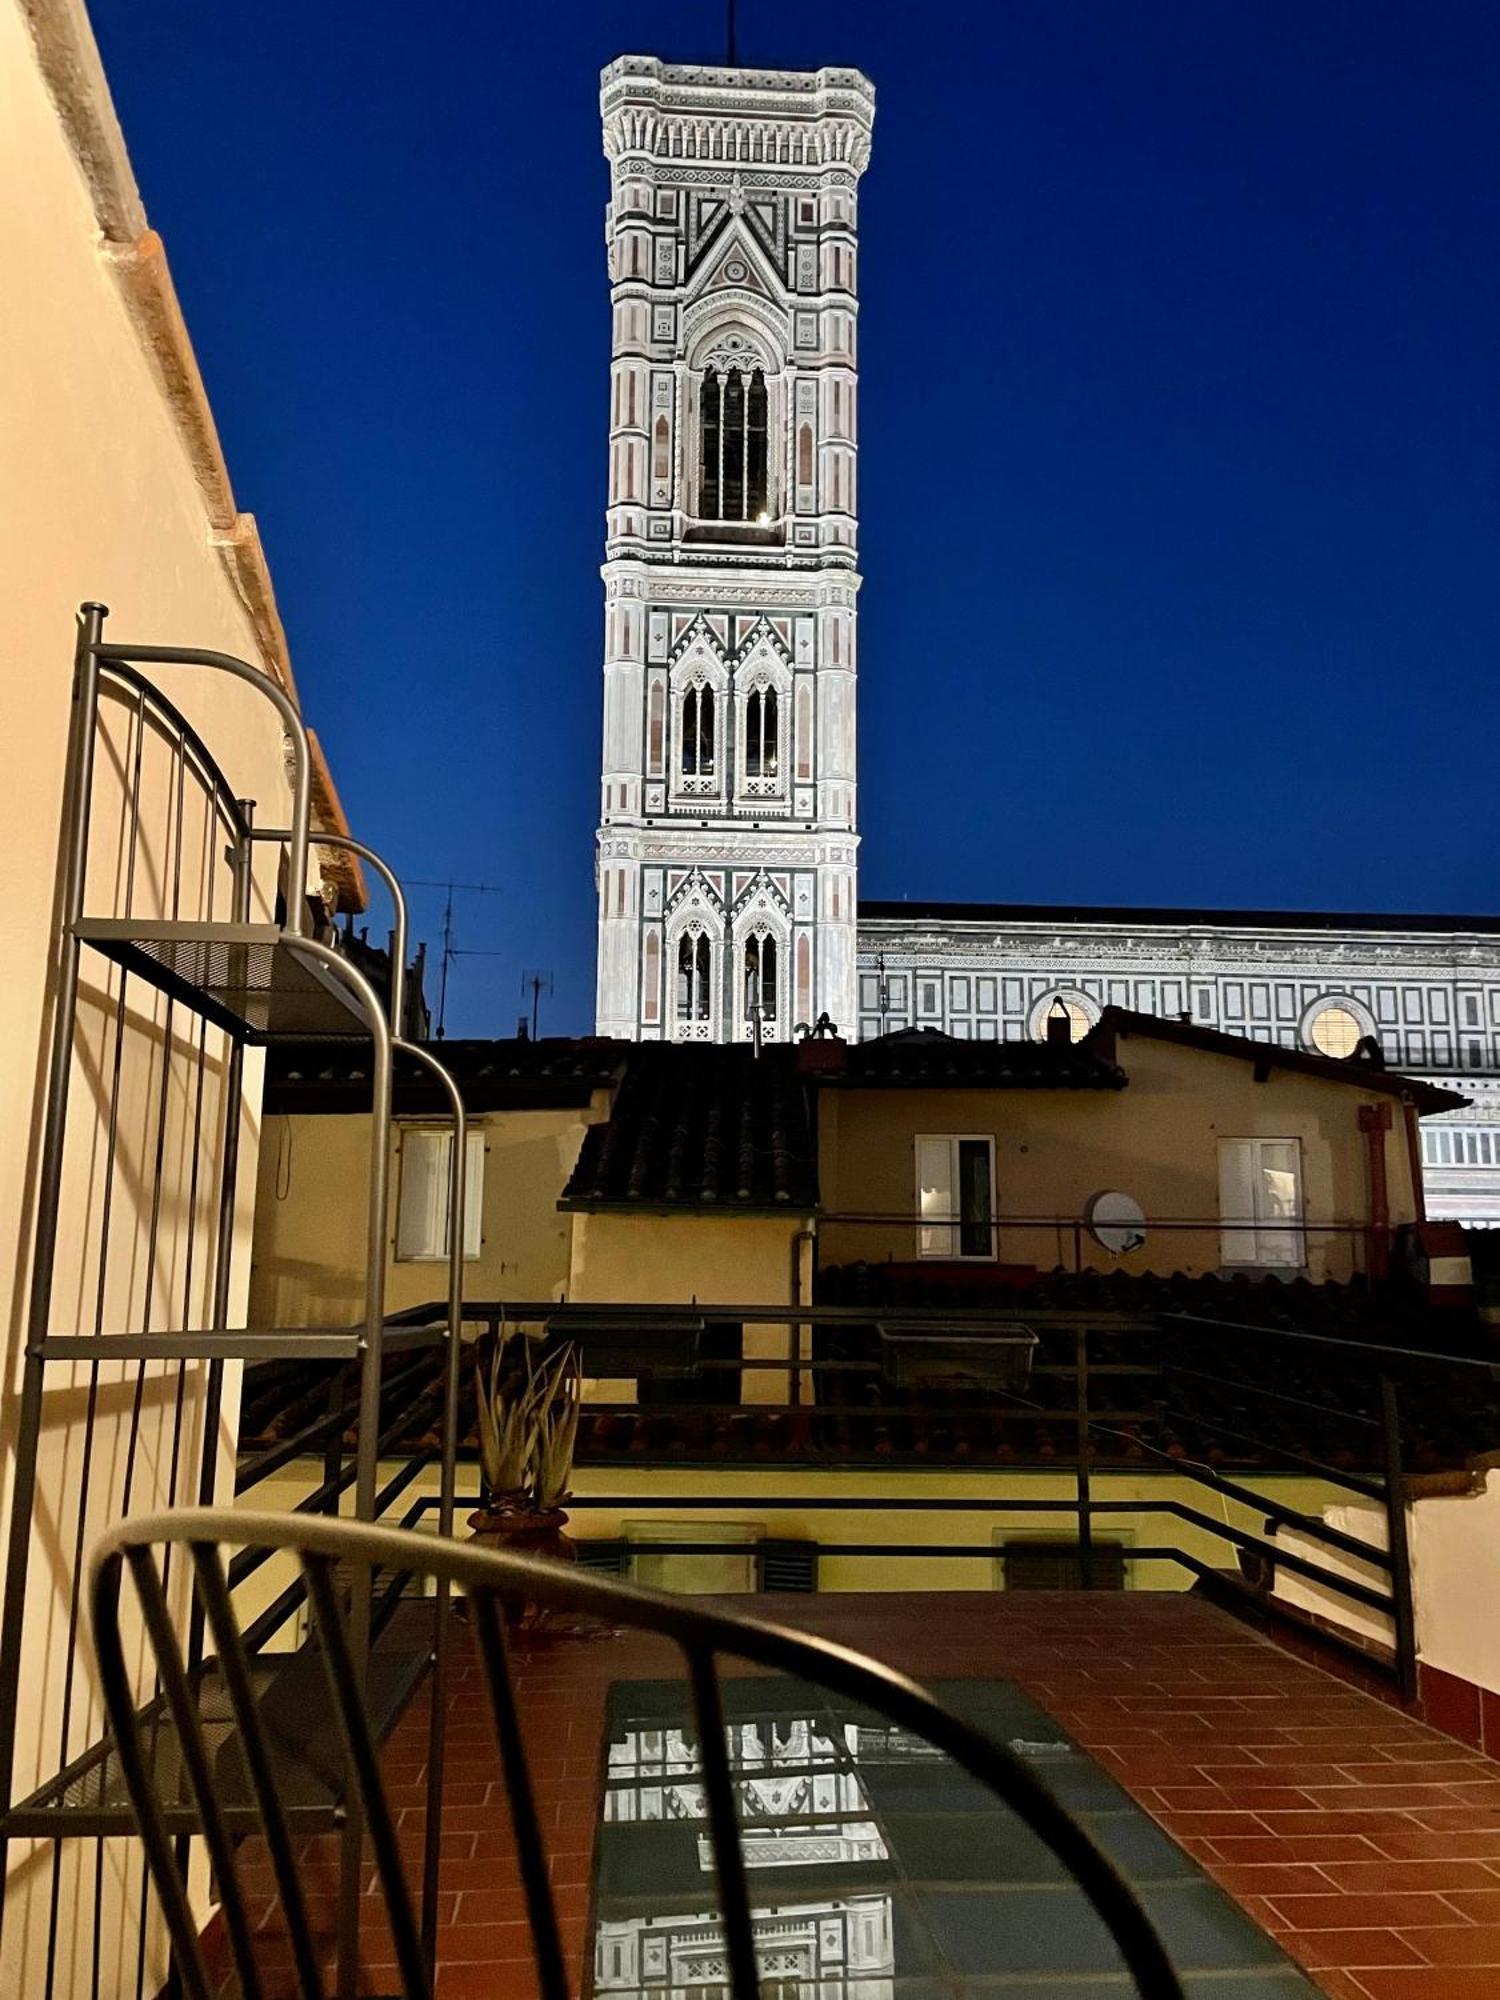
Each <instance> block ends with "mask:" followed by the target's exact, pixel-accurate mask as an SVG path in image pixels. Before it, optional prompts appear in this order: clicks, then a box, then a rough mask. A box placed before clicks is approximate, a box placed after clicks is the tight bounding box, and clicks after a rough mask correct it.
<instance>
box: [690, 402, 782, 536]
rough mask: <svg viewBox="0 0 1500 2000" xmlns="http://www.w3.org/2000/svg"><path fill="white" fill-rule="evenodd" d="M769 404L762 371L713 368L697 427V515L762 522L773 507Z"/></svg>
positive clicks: (705, 519) (709, 519) (721, 519)
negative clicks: (770, 491) (698, 451)
mask: <svg viewBox="0 0 1500 2000" xmlns="http://www.w3.org/2000/svg"><path fill="white" fill-rule="evenodd" d="M767 426H768V404H767V394H766V377H765V371H764V369H761V368H750V367H727V368H709V369H706V370H705V371H704V375H703V403H702V421H701V422H700V424H699V427H698V434H699V440H700V457H699V464H698V516H699V519H700V520H704V521H752V522H755V521H762V520H764V519H766V518H767V516H768V510H769V507H770V498H769V483H768V477H767V473H768V465H769V448H768V429H767Z"/></svg>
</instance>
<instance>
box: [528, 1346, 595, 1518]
mask: <svg viewBox="0 0 1500 2000" xmlns="http://www.w3.org/2000/svg"><path fill="white" fill-rule="evenodd" d="M582 1400H583V1371H582V1369H581V1368H580V1366H579V1362H578V1350H577V1349H576V1348H575V1347H574V1346H573V1345H572V1344H571V1342H570V1343H569V1345H568V1346H566V1347H563V1348H560V1349H559V1350H558V1352H557V1353H556V1354H555V1355H554V1356H553V1358H552V1360H551V1361H550V1362H549V1363H547V1364H545V1365H544V1366H543V1368H542V1369H541V1370H540V1371H539V1373H538V1376H537V1388H536V1400H535V1403H534V1405H533V1409H532V1429H533V1437H534V1445H533V1451H532V1460H531V1504H532V1506H533V1507H534V1508H535V1509H536V1511H537V1512H538V1513H539V1514H547V1513H550V1512H551V1511H552V1509H553V1508H554V1507H561V1505H562V1504H563V1502H564V1501H565V1500H566V1499H567V1497H568V1482H569V1480H570V1479H571V1478H572V1477H573V1448H574V1446H575V1444H576V1443H577V1441H578V1408H579V1404H580V1403H581V1402H582Z"/></svg>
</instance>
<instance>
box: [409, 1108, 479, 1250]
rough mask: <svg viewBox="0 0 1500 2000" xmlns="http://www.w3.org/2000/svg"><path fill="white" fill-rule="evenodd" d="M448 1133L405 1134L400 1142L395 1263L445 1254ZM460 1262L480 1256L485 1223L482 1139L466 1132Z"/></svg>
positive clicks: (449, 1153) (448, 1170)
mask: <svg viewBox="0 0 1500 2000" xmlns="http://www.w3.org/2000/svg"><path fill="white" fill-rule="evenodd" d="M452 1147H453V1135H452V1133H451V1132H429V1131H423V1130H419V1129H418V1130H408V1131H407V1132H405V1133H403V1135H402V1139H401V1204H400V1209H399V1212H398V1215H397V1221H396V1255H397V1256H398V1257H408V1258H422V1257H433V1258H438V1257H446V1256H447V1254H448V1194H449V1187H448V1177H449V1174H450V1172H451V1166H450V1162H451V1160H452V1157H453V1153H452ZM465 1155H466V1160H465V1178H464V1256H465V1257H468V1258H474V1257H477V1256H478V1255H479V1247H480V1239H481V1235H482V1224H483V1217H484V1134H483V1132H470V1133H469V1134H468V1144H467V1146H466V1147H465Z"/></svg>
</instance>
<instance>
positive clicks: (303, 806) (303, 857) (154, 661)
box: [94, 644, 312, 937]
mask: <svg viewBox="0 0 1500 2000" xmlns="http://www.w3.org/2000/svg"><path fill="white" fill-rule="evenodd" d="M94 657H95V658H96V659H99V660H118V661H119V662H120V663H121V664H122V665H123V666H131V665H139V664H141V663H144V664H146V665H147V666H163V667H212V668H213V669H214V670H215V671H216V672H218V673H224V674H232V675H233V676H234V678H235V679H236V680H241V681H246V682H248V683H249V685H250V686H251V687H253V688H254V689H255V690H256V691H257V693H259V694H262V695H264V696H265V698H266V700H267V701H268V702H270V704H271V706H272V707H273V708H274V709H275V710H276V712H277V714H278V715H279V716H280V717H281V720H282V722H283V723H284V724H285V726H286V733H287V736H288V738H289V740H290V742H291V746H292V824H291V828H290V831H289V833H288V836H287V861H286V883H287V926H286V927H287V929H288V930H289V931H291V932H292V933H294V934H295V935H296V936H298V937H302V936H304V935H305V933H306V930H307V848H308V839H309V829H310V827H311V825H312V749H311V746H310V745H309V743H308V740H307V725H306V723H305V722H304V721H303V720H302V717H301V715H300V714H299V713H298V710H297V704H296V703H295V702H294V701H293V700H292V698H291V696H290V695H289V694H288V693H287V692H286V690H285V688H283V687H281V686H279V685H278V684H277V682H275V681H273V680H272V678H271V676H270V675H269V674H268V673H266V672H265V671H264V670H263V669H262V668H260V667H256V666H252V665H251V664H250V662H249V661H248V660H241V659H238V658H236V656H235V655H234V654H233V653H216V652H211V651H206V650H205V649H203V648H202V647H198V646H122V645H117V644H111V645H108V646H103V645H100V646H96V647H95V648H94Z"/></svg>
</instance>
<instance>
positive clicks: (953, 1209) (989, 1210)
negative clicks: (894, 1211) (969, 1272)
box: [916, 1136, 995, 1258]
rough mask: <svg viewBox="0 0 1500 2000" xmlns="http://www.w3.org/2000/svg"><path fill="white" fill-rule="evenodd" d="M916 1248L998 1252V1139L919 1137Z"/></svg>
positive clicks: (947, 1253)
mask: <svg viewBox="0 0 1500 2000" xmlns="http://www.w3.org/2000/svg"><path fill="white" fill-rule="evenodd" d="M916 1156H917V1157H916V1170H917V1225H918V1226H917V1254H918V1255H919V1256H921V1257H948V1258H960V1257H971V1258H972V1257H993V1256H994V1255H995V1203H994V1188H995V1142H994V1140H993V1139H990V1138H984V1137H979V1136H974V1137H963V1136H957V1137H951V1138H950V1137H946V1136H944V1137H940V1138H919V1139H918V1140H917V1142H916Z"/></svg>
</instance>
